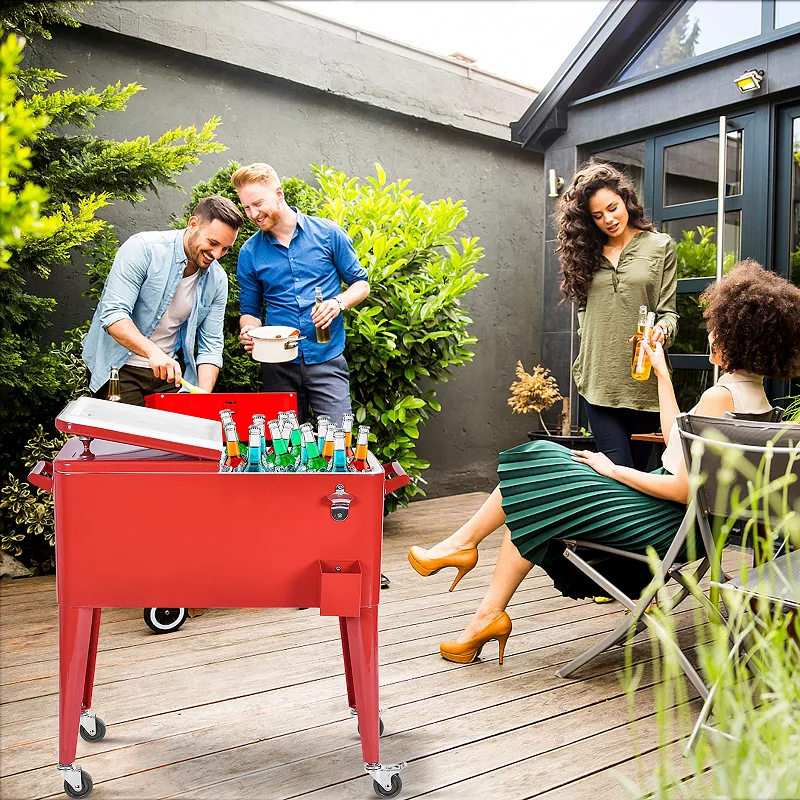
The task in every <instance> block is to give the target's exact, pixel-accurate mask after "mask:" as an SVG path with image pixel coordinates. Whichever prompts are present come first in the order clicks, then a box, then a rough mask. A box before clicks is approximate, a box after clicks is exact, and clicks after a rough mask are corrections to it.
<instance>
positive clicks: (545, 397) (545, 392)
mask: <svg viewBox="0 0 800 800" xmlns="http://www.w3.org/2000/svg"><path fill="white" fill-rule="evenodd" d="M510 388H511V397H509V398H508V404H509V405H510V406H511V408H512V410H513V412H514V413H515V414H531V413H533V412H536V414H537V416H538V417H539V423H540V424H541V426H542V429H541V430H539V431H528V439H530V440H532V441H533V440H535V439H552V440H553V441H555V442H558V443H559V444H563V445H565V446H566V447H571V448H575V449H580V450H596V449H597V448H596V447H595V444H594V438H593V437H592V436H589V435H584V434H583V433H582V432H575V433H573V432H572V431H571V430H570V405H569V398H567V397H562V395H561V392H560V391H559V389H558V383H556V379H555V378H554V377H553V376H552V375H551V374H550V370H549V369H545V368H544V367H542V366H541V364H537V365H536V366H535V367H534V368H533V372H530V373H529V372H526V371H525V367H523V366H522V362H521V361H517V380H516V381H514V383H512V384H511V387H510ZM559 400H560V401H561V414H560V421H561V426H560V430H559V432H558V433H556V434H552V433H550V430H549V429H548V427H547V425H546V424H545V421H544V419H542V412H543V411H547V409H549V408H552V407H553V406H554V405H555V404H556V403H557V402H558V401H559Z"/></svg>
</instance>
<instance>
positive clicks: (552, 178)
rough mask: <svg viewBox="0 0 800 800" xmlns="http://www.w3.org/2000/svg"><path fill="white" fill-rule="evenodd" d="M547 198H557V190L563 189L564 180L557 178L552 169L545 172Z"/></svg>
mask: <svg viewBox="0 0 800 800" xmlns="http://www.w3.org/2000/svg"><path fill="white" fill-rule="evenodd" d="M547 186H548V188H549V191H548V192H547V196H548V197H558V190H559V189H562V188H563V187H564V179H563V178H559V177H558V174H557V173H556V171H555V170H554V169H549V170H547Z"/></svg>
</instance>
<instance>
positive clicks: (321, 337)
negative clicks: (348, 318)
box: [314, 286, 331, 344]
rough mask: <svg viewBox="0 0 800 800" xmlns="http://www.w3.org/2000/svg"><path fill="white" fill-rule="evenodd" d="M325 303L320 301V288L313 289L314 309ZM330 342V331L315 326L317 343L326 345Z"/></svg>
mask: <svg viewBox="0 0 800 800" xmlns="http://www.w3.org/2000/svg"><path fill="white" fill-rule="evenodd" d="M324 302H325V301H324V300H323V299H322V287H321V286H317V287H316V288H315V289H314V307H315V308H319V307H320V306H321V305H322V304H323V303H324ZM330 340H331V329H330V328H329V327H328V328H320V327H319V326H317V341H318V342H319V343H320V344H327V343H328V342H329V341H330Z"/></svg>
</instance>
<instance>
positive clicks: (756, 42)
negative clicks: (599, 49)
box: [567, 0, 800, 109]
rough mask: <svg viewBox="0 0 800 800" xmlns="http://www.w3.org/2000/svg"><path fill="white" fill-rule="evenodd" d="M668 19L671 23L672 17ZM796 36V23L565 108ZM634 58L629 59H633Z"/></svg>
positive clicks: (610, 88) (798, 26) (616, 85)
mask: <svg viewBox="0 0 800 800" xmlns="http://www.w3.org/2000/svg"><path fill="white" fill-rule="evenodd" d="M762 2H763V3H764V4H766V3H767V2H770V3H771V2H772V0H762ZM773 8H774V5H773ZM763 13H764V12H763V9H762V15H763ZM669 19H670V20H671V19H672V17H670V18H669ZM762 19H763V17H762ZM665 24H666V23H665ZM660 30H661V28H659V29H658V30H656V31H655V32H654V33H653V34H651V36H650V37H649V38H648V40H647V43H645V44H644V45H643V46H642V47H641V48H640V49H639V50H637V51H636V56H638V55H639V54H640V53H641V52H642V50H643V49H644V47H646V46H647V44H649V42H650V41H652V39H653V37H654V36H656V35H657V34H658V31H660ZM798 34H800V22H796V23H794V24H793V25H787V26H786V27H783V28H777V29H773V30H771V31H770V32H769V33H767V34H764V33H762V34H761V35H760V36H753V37H751V38H750V39H744V40H742V41H741V42H736V43H735V44H732V45H728V46H727V47H721V48H719V49H718V50H712V51H710V52H709V53H703V55H700V56H695V57H694V58H690V59H687V60H686V61H682V62H681V63H680V64H674V65H673V66H671V67H665V68H664V69H657V70H653V71H652V72H647V73H645V74H644V75H638V76H637V77H635V78H629V79H628V80H625V81H620V82H619V83H613V81H612V83H611V84H609V85H608V86H606V88H604V89H601V90H600V91H598V92H594V93H592V94H589V95H586V96H585V97H579V98H577V99H575V100H572V101H571V102H570V103H569V104H568V105H567V108H568V109H570V108H575V107H577V106H581V105H584V104H585V103H592V102H594V101H596V100H600V99H602V98H604V97H609V96H611V95H614V94H617V93H618V92H623V91H626V90H627V89H631V88H633V87H636V86H643V85H645V84H649V83H652V82H654V81H660V80H663V79H665V78H669V77H670V76H673V75H678V74H680V73H683V72H687V71H689V70H692V69H695V68H696V67H700V66H703V65H705V64H711V63H713V62H715V61H722V60H723V59H725V58H728V57H729V56H738V55H741V54H742V53H746V52H748V51H750V50H760V49H762V48H766V47H767V46H768V45H771V44H775V42H779V41H782V40H783V39H790V38H792V37H796V36H797V35H798ZM636 56H633V58H635V57H636ZM633 58H631V59H629V60H628V61H626V62H625V66H624V67H622V69H620V70H619V72H617V75H619V74H620V73H621V72H623V71H624V69H625V68H626V67H627V66H628V65H629V64H630V63H631V62H632V61H633ZM615 77H616V76H615Z"/></svg>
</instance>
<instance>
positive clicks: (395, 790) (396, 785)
mask: <svg viewBox="0 0 800 800" xmlns="http://www.w3.org/2000/svg"><path fill="white" fill-rule="evenodd" d="M402 788H403V780H402V778H401V777H400V776H399V775H398V774H397V773H396V772H395V774H394V775H392V788H391V789H389V791H388V792H387V791H386V789H384V788H383V786H381V785H380V784H379V783H378V781H372V789H373V791H374V792H375V794H376V795H378V797H395V796H397V795H398V794H400V790H401V789H402Z"/></svg>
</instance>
